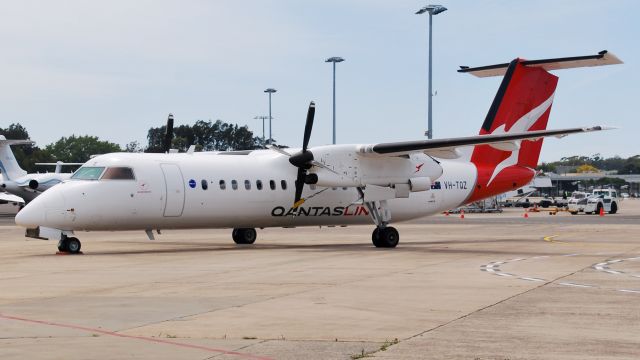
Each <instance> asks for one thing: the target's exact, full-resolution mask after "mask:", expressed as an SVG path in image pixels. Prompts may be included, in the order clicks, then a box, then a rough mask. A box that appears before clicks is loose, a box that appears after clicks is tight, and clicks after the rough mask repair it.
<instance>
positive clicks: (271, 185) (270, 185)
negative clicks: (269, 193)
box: [269, 180, 276, 190]
mask: <svg viewBox="0 0 640 360" xmlns="http://www.w3.org/2000/svg"><path fill="white" fill-rule="evenodd" d="M269 187H270V188H271V190H275V189H276V182H275V181H274V180H269Z"/></svg>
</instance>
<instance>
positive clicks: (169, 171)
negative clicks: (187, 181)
mask: <svg viewBox="0 0 640 360" xmlns="http://www.w3.org/2000/svg"><path fill="white" fill-rule="evenodd" d="M160 167H161V168H162V173H163V175H164V183H165V186H166V194H167V195H166V197H165V204H164V216H167V217H176V216H181V215H182V211H183V210H184V179H183V177H182V171H180V167H179V166H178V165H177V164H160Z"/></svg>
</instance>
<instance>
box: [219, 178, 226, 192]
mask: <svg viewBox="0 0 640 360" xmlns="http://www.w3.org/2000/svg"><path fill="white" fill-rule="evenodd" d="M226 188H227V184H225V182H224V180H220V190H224V189H226Z"/></svg>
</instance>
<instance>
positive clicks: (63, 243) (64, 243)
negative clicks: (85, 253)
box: [58, 237, 69, 252]
mask: <svg viewBox="0 0 640 360" xmlns="http://www.w3.org/2000/svg"><path fill="white" fill-rule="evenodd" d="M68 244H69V241H68V239H67V238H66V237H64V238H62V239H60V241H58V251H60V252H69V245H68Z"/></svg>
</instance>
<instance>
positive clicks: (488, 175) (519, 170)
mask: <svg viewBox="0 0 640 360" xmlns="http://www.w3.org/2000/svg"><path fill="white" fill-rule="evenodd" d="M523 61H524V60H522V59H515V60H513V61H512V62H511V63H510V64H509V67H508V68H507V71H506V73H505V75H504V79H503V80H502V84H500V88H499V89H498V93H497V94H496V97H495V99H494V100H493V103H492V104H491V108H490V109H489V113H488V114H487V117H486V119H485V120H484V123H483V124H482V128H481V129H480V135H485V134H499V133H510V132H525V131H532V130H544V129H546V127H547V121H548V120H549V113H550V112H551V104H552V102H553V94H554V92H555V89H556V85H557V83H558V78H557V77H556V76H554V75H551V74H549V73H548V72H547V71H546V70H544V69H543V68H541V67H528V66H524V65H522V62H523ZM517 145H519V148H518V147H517V146H516V148H511V149H508V147H505V148H502V149H501V148H500V147H499V146H492V145H478V146H476V147H475V149H474V151H473V154H472V156H471V162H473V163H474V164H475V165H476V167H477V169H478V180H477V183H476V189H475V191H474V193H473V195H472V196H471V198H470V199H469V201H475V200H478V199H482V198H486V197H489V196H492V195H496V194H500V193H502V192H505V191H509V190H512V189H517V188H519V187H521V186H524V185H526V184H527V183H528V182H529V181H531V179H532V178H533V176H534V174H535V170H534V169H535V167H536V166H537V164H538V158H539V156H540V149H541V148H542V139H540V140H537V141H522V143H520V144H517Z"/></svg>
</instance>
